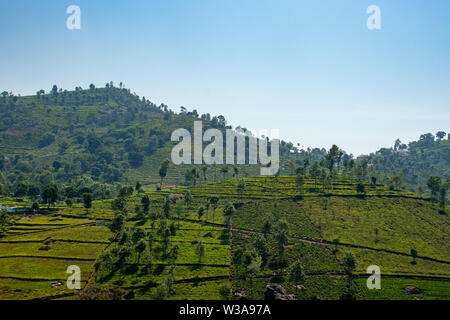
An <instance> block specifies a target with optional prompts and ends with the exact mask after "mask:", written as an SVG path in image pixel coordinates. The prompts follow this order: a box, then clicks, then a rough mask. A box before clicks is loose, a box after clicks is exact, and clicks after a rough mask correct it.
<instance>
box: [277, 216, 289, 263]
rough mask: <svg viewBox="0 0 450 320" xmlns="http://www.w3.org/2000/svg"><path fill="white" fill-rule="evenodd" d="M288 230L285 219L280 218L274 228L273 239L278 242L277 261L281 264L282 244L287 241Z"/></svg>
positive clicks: (282, 255) (282, 256) (282, 258)
mask: <svg viewBox="0 0 450 320" xmlns="http://www.w3.org/2000/svg"><path fill="white" fill-rule="evenodd" d="M288 239H289V232H288V224H287V222H286V220H284V219H281V220H280V221H279V222H278V224H277V226H276V230H275V240H276V241H277V244H278V254H279V262H280V264H283V261H284V246H285V245H286V244H287V243H288Z"/></svg>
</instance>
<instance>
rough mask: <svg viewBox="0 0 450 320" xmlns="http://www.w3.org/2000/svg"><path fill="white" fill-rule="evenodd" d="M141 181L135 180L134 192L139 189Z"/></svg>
mask: <svg viewBox="0 0 450 320" xmlns="http://www.w3.org/2000/svg"><path fill="white" fill-rule="evenodd" d="M141 187H142V185H141V183H140V182H139V181H136V186H135V187H134V190H136V192H139V191H140V190H141Z"/></svg>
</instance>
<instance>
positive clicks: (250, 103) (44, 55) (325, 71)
mask: <svg viewBox="0 0 450 320" xmlns="http://www.w3.org/2000/svg"><path fill="white" fill-rule="evenodd" d="M4 2H5V1H3V0H2V1H0V3H4ZM72 4H76V5H78V6H79V7H80V8H81V30H68V29H67V28H66V19H67V17H68V16H69V15H68V14H67V13H66V8H67V7H68V6H69V5H72ZM372 4H376V5H378V6H379V7H380V9H381V26H382V28H381V30H368V29H367V27H366V20H367V18H368V16H369V15H368V14H366V9H367V7H368V6H369V5H372ZM2 8H3V10H2V11H1V12H0V28H1V29H2V30H5V31H6V32H5V33H4V35H3V37H2V41H1V42H0V46H1V47H0V48H1V50H0V69H1V70H2V72H1V74H2V76H1V77H0V91H4V90H6V91H12V92H13V93H15V94H21V95H28V94H35V92H36V91H37V90H39V89H44V90H46V91H49V90H50V89H51V87H52V85H53V84H56V85H57V86H58V87H59V88H63V89H70V90H73V89H74V88H75V87H76V86H82V87H83V88H87V87H88V86H89V84H90V83H94V84H95V85H96V86H97V87H101V86H104V84H105V83H106V82H109V81H114V83H115V84H116V85H118V84H119V82H123V83H124V85H125V86H126V87H127V88H130V89H131V90H132V92H136V93H137V94H138V95H140V96H145V97H146V98H147V99H149V100H151V101H153V102H154V103H156V104H160V103H164V104H167V105H168V106H169V107H170V108H171V109H172V110H174V111H177V112H178V111H179V107H180V106H184V107H186V108H187V109H188V110H193V109H197V111H198V112H199V113H200V114H202V113H210V114H212V115H219V114H222V115H224V116H225V118H226V119H227V121H228V122H229V124H231V125H233V126H237V125H241V126H243V127H246V128H256V129H260V128H267V129H271V128H276V129H280V134H281V138H282V139H284V140H286V141H291V142H293V143H297V142H300V144H301V145H302V146H303V147H304V148H307V147H324V148H327V149H328V148H329V147H330V146H331V145H332V144H337V145H338V146H339V147H341V148H342V149H344V150H346V151H347V152H348V153H353V154H354V155H359V154H367V153H370V152H375V151H376V150H378V149H379V148H380V147H389V146H392V145H393V143H394V141H395V139H397V138H400V139H401V140H402V141H403V142H405V143H407V142H409V141H412V140H417V139H418V138H419V136H420V134H423V133H427V132H430V133H433V134H434V133H436V132H437V131H439V130H443V131H446V132H448V131H450V128H449V127H448V124H449V123H450V114H449V112H448V110H449V109H450V108H449V106H450V90H448V88H450V59H448V57H449V56H450V42H449V41H448V40H449V39H450V20H448V19H447V17H448V13H449V12H450V2H444V1H442V2H438V1H433V2H431V1H425V0H418V1H414V2H410V1H395V2H393V1H380V0H377V1H374V0H372V1H358V2H355V1H350V0H344V1H340V2H339V3H337V2H336V1H331V0H326V1H320V3H319V2H317V1H295V0H289V1H288V0H283V1H277V2H275V1H265V0H264V1H256V0H247V1H208V0H191V1H182V0H174V1H170V2H168V1H143V0H136V1H133V2H132V3H129V2H126V1H114V2H113V1H106V0H98V1H95V2H94V1H87V0H79V1H77V2H76V3H74V2H72V1H59V2H58V3H57V4H55V2H54V1H51V0H44V1H39V2H37V1H31V0H18V1H15V2H8V5H3V6H2Z"/></svg>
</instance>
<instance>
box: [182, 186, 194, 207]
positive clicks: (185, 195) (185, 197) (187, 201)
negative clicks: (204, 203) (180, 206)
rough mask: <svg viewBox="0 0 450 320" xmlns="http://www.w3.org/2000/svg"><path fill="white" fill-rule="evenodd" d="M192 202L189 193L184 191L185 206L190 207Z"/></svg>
mask: <svg viewBox="0 0 450 320" xmlns="http://www.w3.org/2000/svg"><path fill="white" fill-rule="evenodd" d="M193 200H194V198H193V196H192V193H191V191H189V190H188V191H186V193H185V194H184V201H185V202H186V205H191V204H192V201H193Z"/></svg>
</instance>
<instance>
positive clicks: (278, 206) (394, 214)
mask: <svg viewBox="0 0 450 320" xmlns="http://www.w3.org/2000/svg"><path fill="white" fill-rule="evenodd" d="M293 182H294V181H293V178H292V177H278V178H277V179H275V178H265V177H252V178H248V179H246V186H245V189H244V191H242V192H238V191H237V189H236V186H237V182H236V181H232V180H229V181H224V182H221V183H218V184H207V185H199V186H196V187H190V188H189V189H190V190H191V192H192V194H193V196H194V202H193V203H192V204H190V205H189V206H186V205H183V206H182V211H183V213H184V215H185V217H186V219H189V220H185V221H178V222H176V223H179V226H180V229H179V230H178V231H177V234H176V235H175V236H173V237H172V238H171V241H172V245H175V244H176V245H178V246H179V248H180V253H179V256H178V259H177V261H176V264H178V265H177V266H176V268H175V272H174V274H175V278H176V280H178V281H179V280H186V279H188V280H190V281H192V282H188V283H176V284H175V285H174V292H173V295H172V296H171V299H193V298H198V299H212V298H217V299H219V298H221V296H220V295H219V294H218V291H219V288H220V287H221V286H223V285H224V284H225V285H228V286H229V285H230V284H232V286H233V289H234V290H235V291H239V292H246V293H247V294H250V293H251V296H252V297H255V298H262V297H263V293H264V290H265V285H266V284H267V283H268V282H269V281H277V282H280V283H282V285H283V286H285V288H286V289H287V290H288V292H290V293H296V294H298V296H299V298H302V299H309V298H312V297H315V296H319V297H320V298H322V299H338V298H339V297H340V295H341V294H342V290H343V289H344V287H345V284H346V279H345V277H344V276H339V275H327V274H321V275H308V276H307V277H306V279H305V281H304V282H303V283H302V284H303V285H304V287H305V288H306V289H305V290H301V291H300V292H298V290H296V289H295V288H294V286H293V285H294V283H292V282H290V281H289V279H288V278H287V277H276V278H273V279H271V278H270V277H269V278H261V279H255V280H254V281H253V283H250V282H249V281H248V280H233V281H232V282H231V283H230V281H229V280H228V279H227V278H228V277H229V276H230V270H231V275H232V276H234V277H236V276H239V275H240V272H241V271H240V270H238V269H236V267H233V268H231V269H230V267H229V264H230V259H231V252H235V250H236V249H237V248H239V247H243V248H244V247H245V246H246V245H247V243H250V242H251V241H252V239H253V237H254V235H255V234H256V232H254V231H255V230H261V229H262V223H263V219H262V217H266V218H267V219H269V220H270V221H272V223H273V224H274V225H275V224H276V223H277V221H279V220H280V219H282V218H284V219H286V221H287V222H288V226H289V234H290V237H289V245H288V246H287V247H286V253H287V257H288V261H289V262H292V261H294V260H297V259H299V260H300V261H301V263H302V264H303V266H304V268H305V270H306V272H307V273H311V272H322V273H323V272H342V270H343V268H342V258H343V255H344V253H345V252H347V251H351V252H352V253H353V254H354V255H355V257H356V259H357V269H356V273H361V274H362V273H365V269H366V267H367V266H368V265H371V264H376V265H378V266H380V268H381V271H382V274H383V273H385V274H390V275H394V276H395V275H405V274H406V275H408V274H409V275H420V276H440V277H450V267H449V265H448V264H443V263H438V262H432V261H426V260H423V259H417V263H416V264H412V263H411V261H412V258H411V257H409V256H402V255H396V254H392V253H386V252H377V251H374V250H368V249H358V248H349V247H345V246H338V250H337V252H335V251H334V245H332V244H325V243H314V242H308V241H301V238H304V237H306V238H311V239H316V240H320V239H325V240H333V239H335V238H339V239H340V241H341V242H345V243H349V244H353V245H362V246H367V247H372V248H382V249H388V250H393V251H398V252H400V253H406V254H408V253H409V250H410V249H411V248H412V247H415V248H416V249H417V250H418V252H419V256H427V257H430V258H435V259H440V260H446V261H449V260H450V258H449V256H448V253H449V251H450V250H449V246H448V243H450V242H449V241H448V239H449V234H450V231H449V228H448V223H449V218H448V216H446V215H439V213H438V212H437V209H436V207H435V205H434V204H433V203H431V202H430V201H427V200H426V199H421V198H420V197H417V195H415V194H412V193H408V192H402V191H389V190H387V189H386V188H385V187H383V186H378V187H376V188H372V189H370V188H369V187H368V190H369V191H368V196H367V197H366V198H364V199H363V198H359V197H357V194H356V191H355V189H354V186H355V182H354V181H336V182H335V183H334V185H333V189H330V190H323V191H324V193H318V192H317V191H313V190H312V186H314V184H315V183H314V181H313V180H308V183H307V185H306V186H305V188H304V190H302V191H301V192H302V193H303V195H304V199H303V200H298V201H292V200H289V197H290V196H292V195H295V194H298V193H299V191H298V190H296V188H295V185H294V183H293ZM184 191H185V189H183V188H182V189H180V190H175V191H173V192H184ZM167 193H168V191H162V192H151V193H149V195H150V198H151V199H152V205H151V210H152V212H161V207H162V199H163V197H164V194H167ZM324 194H327V196H326V197H325V196H324ZM212 195H216V196H219V197H220V201H219V208H218V209H217V210H216V211H215V214H214V222H215V223H216V224H223V223H224V221H225V218H224V216H223V210H222V209H223V206H224V205H225V204H226V203H227V202H229V201H230V202H233V203H237V204H240V205H239V208H238V210H237V212H236V214H235V215H234V217H233V223H232V225H233V239H232V244H231V245H230V243H229V241H228V240H227V238H228V236H227V229H226V227H225V226H221V225H216V226H210V225H201V224H199V223H198V222H199V221H198V217H197V213H196V212H197V208H198V207H199V206H201V205H205V204H206V201H207V197H209V196H212ZM13 200H14V199H11V201H13ZM25 200H26V199H25ZM25 204H27V202H25ZM137 204H139V197H137V196H133V197H132V198H131V199H129V208H130V209H131V211H133V209H134V207H135V205H137ZM109 207H110V201H95V202H94V207H93V208H92V209H90V210H89V211H88V212H87V211H86V210H85V209H83V208H79V207H75V208H61V209H60V212H59V213H58V216H61V217H62V218H61V219H60V220H59V219H57V220H55V217H38V218H35V219H34V220H33V221H28V220H24V219H22V220H20V221H18V224H16V225H15V226H14V227H13V228H20V229H27V228H29V230H28V232H27V230H14V229H13V228H11V229H10V230H9V231H8V234H7V235H6V237H3V238H1V239H0V256H10V255H19V254H20V255H28V256H38V255H39V256H47V255H48V256H56V257H67V258H69V259H70V258H95V257H96V256H98V254H99V253H100V252H101V251H102V250H103V248H104V247H106V245H107V243H108V242H109V241H110V239H111V233H110V232H109V231H108V230H107V228H105V227H95V226H93V225H92V222H93V220H89V219H94V218H97V219H99V218H101V219H111V218H112V216H113V212H112V211H111V210H110V209H108V208H109ZM172 210H175V208H174V207H172ZM69 216H70V218H69ZM130 217H133V214H132V213H131V216H130ZM202 222H203V223H204V222H213V214H212V209H210V211H209V212H208V213H206V214H205V215H204V216H203V217H202ZM85 223H91V225H86V224H85ZM159 223H160V220H159V219H157V220H154V221H153V224H152V222H151V221H149V220H147V221H129V222H128V223H127V225H128V226H130V227H132V226H133V225H138V226H143V227H145V228H146V230H147V231H150V230H155V229H152V228H157V227H158V225H159ZM80 225H81V226H80ZM375 228H378V229H379V234H378V238H377V239H375V233H374V229H375ZM224 235H225V237H224ZM49 237H50V238H52V239H59V240H64V239H65V240H79V241H97V242H103V243H104V244H102V243H99V244H88V243H85V244H77V245H74V244H73V243H70V242H69V243H68V242H55V243H53V244H50V245H49V246H50V248H51V249H50V250H49V251H38V250H37V249H38V247H39V246H41V245H44V244H40V243H12V244H11V243H1V242H6V241H30V240H32V241H44V240H46V239H48V238H49ZM200 239H202V240H203V242H204V243H205V248H206V254H205V257H204V259H203V260H202V261H201V262H202V263H204V264H207V266H183V265H180V264H187V263H188V264H196V263H198V258H197V256H196V255H195V249H194V248H195V245H196V242H197V241H199V240H200ZM156 240H157V241H155V248H156V249H155V250H159V249H158V248H159V246H160V244H159V242H158V240H159V239H158V238H157V239H156ZM268 248H269V253H270V255H271V256H272V257H276V243H275V240H274V239H273V238H272V237H269V240H268ZM144 255H145V254H144ZM135 261H136V256H135V255H132V256H131V257H130V258H129V260H128V263H130V264H134V263H135ZM153 263H154V264H155V265H154V268H153V271H152V272H151V273H148V272H145V271H144V270H143V266H142V265H141V266H138V267H137V269H135V270H134V271H133V272H132V273H130V274H126V273H121V272H116V273H114V274H112V275H111V276H109V277H107V278H106V279H105V281H103V282H97V284H116V285H120V286H122V287H123V288H126V289H125V291H126V292H132V294H129V295H128V296H127V297H128V298H135V299H149V298H152V297H154V294H155V290H156V286H157V284H158V283H159V282H160V281H162V279H163V278H164V277H165V276H166V275H167V274H168V272H169V269H170V268H169V265H168V262H167V261H165V260H161V259H154V261H153ZM70 264H78V265H80V266H82V270H87V272H82V275H83V279H87V277H88V275H89V273H90V271H91V270H92V265H93V261H92V262H91V261H83V262H81V261H76V262H73V261H72V262H71V261H70V260H67V261H65V260H47V259H45V258H7V259H4V260H2V263H1V269H0V275H1V276H4V277H21V278H44V279H55V278H58V279H61V280H64V279H66V278H67V274H65V270H66V268H67V266H68V265H70ZM284 271H286V269H285V268H278V267H276V266H274V265H272V264H270V263H267V264H265V265H264V266H263V268H262V269H261V270H260V272H259V274H260V275H267V274H273V273H274V272H275V273H279V272H284ZM217 276H218V277H222V278H220V279H217V280H213V279H211V280H210V281H204V280H202V279H201V278H204V277H217ZM196 278H200V279H199V280H198V281H197V280H195V279H196ZM382 279H383V278H382ZM382 281H383V282H382V283H383V284H382V290H381V291H380V292H375V291H368V290H367V289H364V288H365V279H357V280H356V283H357V285H358V286H359V288H360V289H359V292H358V297H359V298H361V299H379V298H389V299H409V298H413V297H411V296H406V295H404V294H403V293H402V292H403V291H402V290H403V288H404V286H405V285H406V284H408V285H417V286H418V287H420V288H421V289H423V290H424V293H423V295H421V296H420V297H421V298H425V299H434V298H439V299H442V298H446V299H448V298H449V288H448V282H442V281H428V280H418V279H401V278H385V279H383V280H382ZM44 283H45V285H46V286H47V287H46V288H47V289H45V286H44ZM44 283H40V282H39V283H36V282H29V281H28V282H27V281H20V280H14V279H0V297H1V298H4V299H6V298H33V297H40V296H50V295H54V294H57V293H59V292H60V291H64V290H63V289H62V288H57V289H54V288H51V287H50V284H51V281H50V280H49V281H48V282H44ZM142 286H147V288H146V289H142V288H140V287H142ZM16 288H18V290H21V291H18V292H16V293H15V291H14V289H16Z"/></svg>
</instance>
